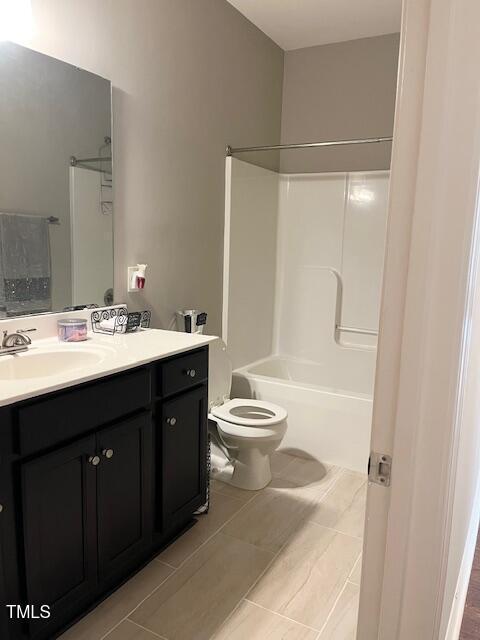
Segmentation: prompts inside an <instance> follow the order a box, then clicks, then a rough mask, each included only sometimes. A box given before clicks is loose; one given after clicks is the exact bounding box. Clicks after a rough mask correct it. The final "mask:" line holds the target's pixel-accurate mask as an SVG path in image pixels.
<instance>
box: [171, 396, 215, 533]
mask: <svg viewBox="0 0 480 640" xmlns="http://www.w3.org/2000/svg"><path fill="white" fill-rule="evenodd" d="M207 405H208V396H207V386H206V385H202V386H200V387H198V388H197V389H194V390H192V391H189V392H187V393H183V394H181V395H179V396H177V397H176V398H173V399H172V400H168V401H166V402H165V403H164V404H163V406H162V412H161V421H162V425H161V428H162V495H163V525H164V529H167V530H168V529H172V528H174V527H175V526H177V525H179V524H181V523H183V522H185V520H186V519H188V518H189V517H190V516H191V515H192V514H193V512H194V511H195V509H197V508H198V507H199V506H200V505H201V504H203V503H204V502H205V499H206V480H207V477H206V466H207V465H206V454H207V451H206V447H207Z"/></svg>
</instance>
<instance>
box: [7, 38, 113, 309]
mask: <svg viewBox="0 0 480 640" xmlns="http://www.w3.org/2000/svg"><path fill="white" fill-rule="evenodd" d="M0 140H1V141H2V143H1V145H0V317H11V316H18V315H26V314H32V313H43V312H50V311H61V310H63V309H65V308H68V307H72V306H84V305H87V304H97V305H103V304H111V303H112V302H113V181H112V162H111V85H110V82H109V81H108V80H105V79H104V78H101V77H99V76H97V75H94V74H92V73H89V72H87V71H84V70H82V69H79V68H77V67H74V66H72V65H69V64H66V63H64V62H61V61H59V60H56V59H54V58H50V57H48V56H45V55H42V54H39V53H36V52H34V51H31V50H29V49H26V48H24V47H21V46H19V45H16V44H12V43H8V42H4V43H0Z"/></svg>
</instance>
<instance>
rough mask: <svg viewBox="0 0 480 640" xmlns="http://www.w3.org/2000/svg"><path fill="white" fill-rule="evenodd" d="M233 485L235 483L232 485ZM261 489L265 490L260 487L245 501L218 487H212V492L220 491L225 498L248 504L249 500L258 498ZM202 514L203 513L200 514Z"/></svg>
mask: <svg viewBox="0 0 480 640" xmlns="http://www.w3.org/2000/svg"><path fill="white" fill-rule="evenodd" d="M217 482H221V480H217ZM232 486H233V485H232ZM242 491H247V489H242ZM260 491H263V489H260V490H259V491H257V492H255V493H253V495H252V496H250V498H248V500H247V501H246V502H243V501H242V499H241V498H236V497H235V496H232V495H230V494H229V493H227V492H226V491H225V493H224V492H223V491H222V490H220V491H219V490H218V489H212V490H211V493H212V494H215V493H218V494H219V495H221V496H223V497H224V498H231V499H232V500H237V501H238V502H242V504H248V503H249V502H251V501H252V500H253V499H254V498H256V496H257V495H258V493H259V492H260ZM200 515H201V514H200Z"/></svg>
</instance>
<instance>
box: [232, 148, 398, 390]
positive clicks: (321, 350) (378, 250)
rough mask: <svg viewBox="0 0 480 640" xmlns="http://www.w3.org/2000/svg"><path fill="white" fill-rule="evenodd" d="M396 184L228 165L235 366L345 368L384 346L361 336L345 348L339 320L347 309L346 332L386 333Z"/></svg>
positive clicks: (378, 175) (362, 175) (381, 178)
mask: <svg viewBox="0 0 480 640" xmlns="http://www.w3.org/2000/svg"><path fill="white" fill-rule="evenodd" d="M388 181H389V172H388V171H375V172H352V173H326V174H322V173H317V174H311V173H309V174H277V173H275V172H273V171H269V170H266V169H263V168H260V167H257V166H255V165H252V164H249V163H246V162H243V161H240V160H237V159H233V158H229V159H228V162H227V189H226V192H227V203H226V205H227V206H226V211H227V214H226V227H225V272H224V318H223V334H224V338H225V339H226V341H227V343H228V348H229V353H230V356H231V358H232V361H233V366H234V368H238V367H241V366H244V365H246V364H249V363H251V362H255V361H256V360H259V359H261V358H264V357H267V356H269V355H271V354H275V355H282V356H288V357H292V358H296V359H302V360H308V361H310V362H316V363H322V364H328V362H335V363H337V364H338V365H339V366H341V363H342V361H343V359H344V358H345V359H346V360H345V362H347V359H348V358H351V357H352V355H353V354H352V350H358V351H364V350H365V349H372V348H374V347H375V345H376V338H374V337H372V336H368V335H362V334H361V333H346V332H342V333H340V335H339V342H340V344H338V342H337V341H336V340H335V322H336V314H337V313H340V311H341V317H340V321H341V324H342V325H343V326H349V327H356V328H360V329H370V330H377V329H378V318H379V306H380V293H381V280H382V271H383V258H384V244H385V232H386V219H387V199H388ZM339 281H340V282H341V283H343V296H339ZM340 301H342V308H341V310H340V308H339V307H338V308H337V305H338V304H339V302H340ZM347 351H348V353H347ZM360 356H361V353H359V357H360ZM345 366H347V364H346V365H345ZM372 382H373V381H372Z"/></svg>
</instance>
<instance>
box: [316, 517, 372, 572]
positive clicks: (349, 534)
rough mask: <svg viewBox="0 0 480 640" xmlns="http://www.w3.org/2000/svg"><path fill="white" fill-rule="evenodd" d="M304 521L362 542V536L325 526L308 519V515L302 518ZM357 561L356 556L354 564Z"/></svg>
mask: <svg viewBox="0 0 480 640" xmlns="http://www.w3.org/2000/svg"><path fill="white" fill-rule="evenodd" d="M304 522H309V523H310V524H316V525H317V527H323V528H324V529H328V530H329V531H335V533H338V534H340V535H341V536H346V537H347V538H352V539H353V540H359V541H360V542H363V538H361V537H360V536H352V534H351V533H345V532H344V531H339V530H338V529H334V528H333V527H327V526H326V525H325V524H320V523H319V522H315V520H309V519H308V516H307V517H306V518H305V519H304ZM361 553H362V551H361V552H360V554H361ZM357 561H358V558H357V560H355V564H356V563H357ZM354 566H355V565H354ZM352 571H353V569H352Z"/></svg>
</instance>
